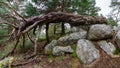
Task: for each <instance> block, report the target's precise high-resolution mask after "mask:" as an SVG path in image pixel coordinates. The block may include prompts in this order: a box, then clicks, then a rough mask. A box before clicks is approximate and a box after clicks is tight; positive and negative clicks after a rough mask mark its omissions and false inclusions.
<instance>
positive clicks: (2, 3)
mask: <svg viewBox="0 0 120 68" xmlns="http://www.w3.org/2000/svg"><path fill="white" fill-rule="evenodd" d="M0 4H4V5H5V6H6V7H7V8H9V9H10V10H12V11H13V12H14V13H15V14H16V15H18V16H19V17H20V18H22V19H23V21H24V22H27V21H26V19H25V18H24V17H23V16H21V15H20V14H19V13H17V11H16V10H14V9H13V8H12V7H10V6H9V5H8V4H7V3H5V2H0Z"/></svg>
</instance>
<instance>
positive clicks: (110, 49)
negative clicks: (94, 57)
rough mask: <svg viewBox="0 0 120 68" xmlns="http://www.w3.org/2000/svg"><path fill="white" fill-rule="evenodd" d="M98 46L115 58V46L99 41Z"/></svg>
mask: <svg viewBox="0 0 120 68" xmlns="http://www.w3.org/2000/svg"><path fill="white" fill-rule="evenodd" d="M98 45H99V46H100V47H101V48H102V49H103V50H104V51H105V52H106V53H107V54H108V55H110V56H112V57H113V56H114V54H113V53H114V51H115V49H116V48H115V46H114V45H113V44H112V43H111V42H109V43H107V42H106V41H99V42H98Z"/></svg>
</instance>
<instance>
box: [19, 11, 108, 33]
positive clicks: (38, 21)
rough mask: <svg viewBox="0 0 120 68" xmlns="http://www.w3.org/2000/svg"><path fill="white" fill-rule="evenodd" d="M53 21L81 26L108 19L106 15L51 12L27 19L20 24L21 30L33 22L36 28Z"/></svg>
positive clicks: (104, 22)
mask: <svg viewBox="0 0 120 68" xmlns="http://www.w3.org/2000/svg"><path fill="white" fill-rule="evenodd" d="M51 22H64V23H65V22H67V23H69V24H70V25H72V26H79V25H90V24H106V23H107V20H106V18H104V17H98V16H83V15H75V14H71V13H65V12H51V13H48V14H46V15H43V16H36V17H32V18H29V19H27V23H23V24H22V25H21V26H19V30H20V31H24V30H25V29H26V28H27V27H29V26H31V25H33V24H34V26H33V27H32V28H34V27H35V26H36V25H43V24H45V23H51ZM26 32H27V31H26Z"/></svg>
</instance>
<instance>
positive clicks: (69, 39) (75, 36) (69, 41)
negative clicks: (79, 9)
mask: <svg viewBox="0 0 120 68" xmlns="http://www.w3.org/2000/svg"><path fill="white" fill-rule="evenodd" d="M86 36H87V31H81V32H75V33H71V34H70V35H67V36H64V37H61V38H59V39H58V44H59V45H61V46H67V45H73V44H75V43H77V41H78V40H79V39H84V38H86Z"/></svg>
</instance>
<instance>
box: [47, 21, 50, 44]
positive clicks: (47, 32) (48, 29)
mask: <svg viewBox="0 0 120 68" xmlns="http://www.w3.org/2000/svg"><path fill="white" fill-rule="evenodd" d="M48 30H49V23H46V40H47V43H49V42H50V40H49V35H48Z"/></svg>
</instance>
